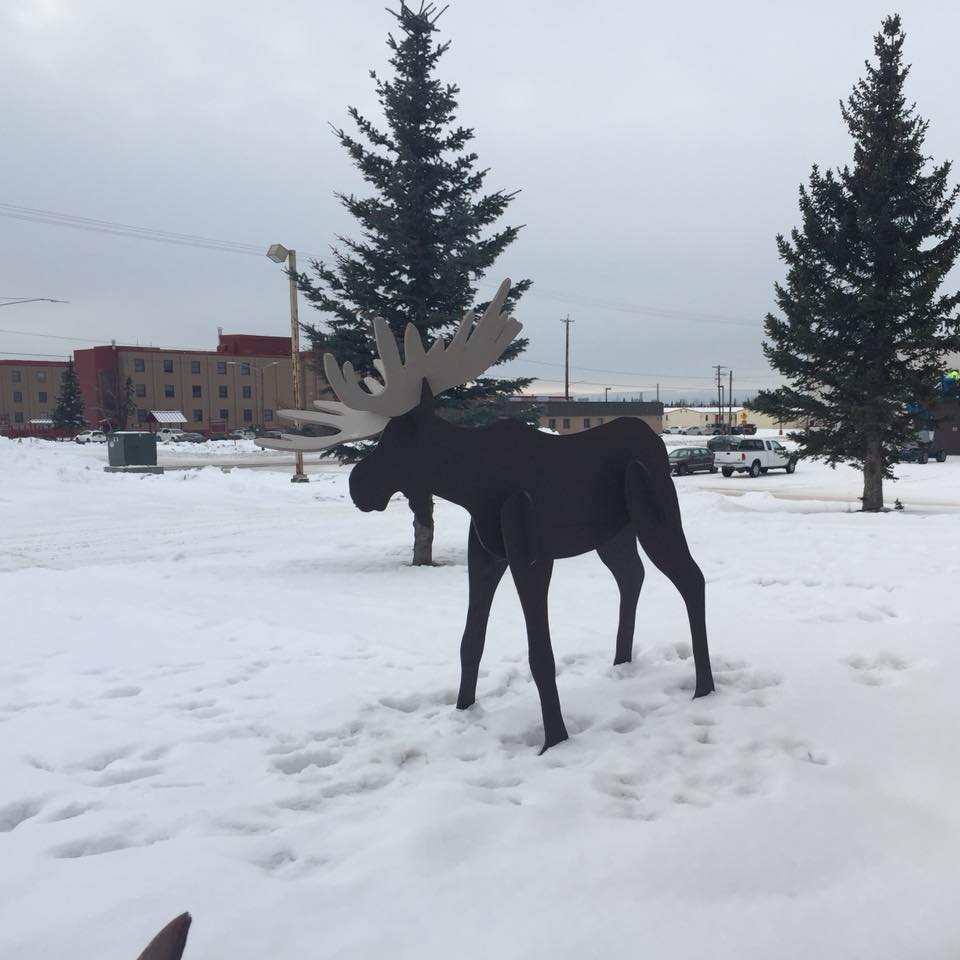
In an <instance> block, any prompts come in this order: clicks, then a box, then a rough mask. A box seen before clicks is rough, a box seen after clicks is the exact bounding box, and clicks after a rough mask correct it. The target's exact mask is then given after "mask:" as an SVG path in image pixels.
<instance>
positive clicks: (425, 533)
mask: <svg viewBox="0 0 960 960" xmlns="http://www.w3.org/2000/svg"><path fill="white" fill-rule="evenodd" d="M408 502H409V504H410V509H411V510H412V511H413V565H414V566H415V567H432V566H433V497H430V496H427V497H425V498H424V499H422V500H413V499H411V500H409V501H408Z"/></svg>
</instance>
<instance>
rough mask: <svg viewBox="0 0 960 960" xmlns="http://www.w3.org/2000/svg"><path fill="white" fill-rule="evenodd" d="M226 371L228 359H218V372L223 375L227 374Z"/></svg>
mask: <svg viewBox="0 0 960 960" xmlns="http://www.w3.org/2000/svg"><path fill="white" fill-rule="evenodd" d="M226 372H227V361H226V360H218V361H217V373H219V374H220V375H221V376H224V375H225V374H226Z"/></svg>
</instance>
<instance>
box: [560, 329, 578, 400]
mask: <svg viewBox="0 0 960 960" xmlns="http://www.w3.org/2000/svg"><path fill="white" fill-rule="evenodd" d="M560 322H561V323H562V324H564V325H565V326H566V328H567V337H566V341H567V347H566V352H565V354H564V356H565V359H564V363H563V397H564V399H565V400H569V399H570V324H571V323H576V322H577V321H576V320H571V319H570V314H569V313H568V314H567V316H566V319H564V320H561V321H560Z"/></svg>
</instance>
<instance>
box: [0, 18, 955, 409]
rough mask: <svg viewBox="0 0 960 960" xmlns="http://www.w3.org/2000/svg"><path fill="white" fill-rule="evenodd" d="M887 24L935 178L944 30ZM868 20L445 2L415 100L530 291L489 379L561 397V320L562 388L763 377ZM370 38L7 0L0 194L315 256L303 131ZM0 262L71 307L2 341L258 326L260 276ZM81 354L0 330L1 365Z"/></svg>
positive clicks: (336, 220)
mask: <svg viewBox="0 0 960 960" xmlns="http://www.w3.org/2000/svg"><path fill="white" fill-rule="evenodd" d="M899 8H900V11H901V13H902V14H903V17H904V23H905V27H906V30H907V33H908V40H907V56H908V59H909V60H910V61H911V62H912V63H914V65H915V66H914V72H913V74H912V76H911V79H910V81H909V91H910V93H911V95H912V96H913V97H914V98H915V99H916V101H917V104H918V107H919V110H920V112H921V114H922V115H924V116H925V117H927V118H928V119H930V121H931V129H930V134H929V138H928V147H929V152H930V153H931V154H932V155H933V156H934V157H935V158H936V159H938V160H943V159H946V158H951V157H956V156H957V155H958V154H960V149H958V147H960V142H958V141H960V132H958V129H957V126H956V124H955V122H953V117H954V115H955V107H954V104H953V99H954V92H953V89H952V86H953V85H952V80H953V72H954V68H953V61H954V52H953V37H955V36H956V30H957V27H958V25H960V9H958V8H956V7H953V6H948V5H944V4H941V3H934V2H903V3H901V4H900V5H899ZM886 12H888V11H887V10H886V9H884V8H880V7H877V6H876V5H875V4H873V3H868V2H860V0H854V2H847V3H844V4H836V3H826V2H822V0H818V2H812V3H805V4H780V3H770V2H762V3H761V2H749V3H747V2H740V3H736V2H735V3H732V4H724V5H720V4H712V3H696V4H686V5H680V4H671V5H666V4H663V5H654V4H643V5H641V4H633V3H626V2H617V3H614V2H606V3H604V2H600V3H596V4H593V5H592V6H584V5H583V4H582V3H573V2H567V0H526V2H523V3H519V2H517V0H484V2H482V3H481V2H480V0H453V3H452V5H451V7H450V9H449V10H448V11H447V12H446V13H445V14H444V16H443V18H442V20H441V25H442V27H443V37H444V38H445V39H450V40H451V41H452V47H451V49H450V51H449V52H448V54H447V55H446V57H445V58H444V60H443V61H442V70H441V76H442V77H444V78H445V79H449V80H452V81H455V82H456V83H458V84H459V85H460V86H461V88H462V94H461V98H460V103H461V108H460V119H461V121H462V122H464V123H465V124H467V125H470V126H473V127H475V128H476V133H477V139H476V149H477V151H478V152H479V154H480V158H481V161H482V163H483V164H484V165H485V166H489V167H490V168H491V173H490V177H489V181H488V183H489V184H490V186H491V187H493V188H501V187H502V188H505V189H520V190H521V191H522V192H521V194H520V196H519V197H518V198H517V200H516V202H515V204H514V206H513V208H512V210H511V212H510V218H509V219H510V222H515V223H524V224H526V228H525V230H524V231H523V232H522V234H521V237H520V239H519V240H518V241H517V242H516V243H515V244H514V246H513V248H512V249H511V250H510V251H509V253H508V254H507V255H506V256H505V257H504V258H503V261H502V263H501V265H500V266H499V269H498V270H497V277H491V282H493V281H495V280H496V279H497V278H498V277H499V276H500V275H507V274H509V275H511V276H514V277H520V276H529V277H531V278H532V279H533V280H534V281H535V284H536V285H535V287H534V291H541V292H542V294H541V295H539V296H537V295H533V293H532V294H531V295H530V296H529V298H528V299H526V300H525V301H524V304H523V306H522V311H521V319H523V321H524V323H525V325H526V328H527V332H528V333H529V334H530V336H531V341H532V342H531V347H530V349H529V351H528V353H527V357H528V358H529V360H530V361H537V363H533V362H529V363H525V364H523V365H520V364H518V365H517V371H518V372H521V371H522V372H523V373H526V374H531V375H542V376H543V377H546V378H550V379H553V380H557V379H561V378H562V369H561V368H560V367H559V366H545V364H560V363H561V362H562V354H563V328H562V327H561V325H560V324H559V322H558V320H559V318H560V317H561V316H563V315H564V314H565V313H567V312H569V313H570V315H571V316H572V317H573V318H575V319H576V321H577V323H576V325H575V326H574V328H573V345H574V346H573V363H574V366H575V368H577V369H575V371H574V375H573V379H574V380H575V381H587V382H588V383H583V384H581V385H580V387H579V389H584V390H593V391H595V392H596V391H598V390H600V389H602V386H603V385H605V384H610V385H612V386H614V387H621V386H622V387H623V388H624V389H627V387H628V386H630V385H636V386H645V387H647V388H649V387H650V386H651V385H652V384H653V383H654V382H656V381H657V380H658V379H659V380H660V382H661V384H663V385H664V386H666V385H668V384H671V385H674V386H676V387H678V388H681V387H682V388H683V389H684V392H686V393H688V394H691V393H698V392H700V393H706V391H707V389H708V386H707V385H708V383H709V380H708V378H709V377H710V374H711V371H710V365H711V364H714V363H723V364H726V365H728V366H732V367H733V368H734V369H735V370H736V371H737V372H738V374H743V375H744V376H743V378H742V379H740V384H741V386H744V387H755V386H757V385H758V384H760V383H767V382H770V380H771V378H770V374H769V371H768V370H767V369H766V364H765V361H764V359H763V357H762V354H761V351H760V339H761V321H762V317H763V315H764V313H765V312H766V311H767V310H768V309H770V308H771V306H772V284H773V282H774V280H776V279H778V278H779V277H781V275H782V270H781V267H780V264H779V262H778V260H777V256H776V250H775V247H774V243H773V238H774V235H775V234H776V233H777V232H778V231H787V230H789V229H790V227H791V226H793V225H794V224H795V223H796V221H797V217H798V214H797V205H796V190H797V186H798V184H799V183H800V182H801V180H803V179H805V177H806V176H807V174H808V173H809V169H810V166H811V164H812V163H814V162H819V163H821V164H823V165H827V166H831V165H838V164H841V163H843V162H845V161H846V160H848V159H849V157H850V143H849V139H848V137H847V134H846V131H845V129H844V127H843V124H842V121H841V119H840V115H839V109H838V105H837V104H838V100H839V99H840V98H841V97H844V96H846V94H847V93H848V92H849V89H850V87H851V85H852V84H853V82H854V81H855V80H856V79H857V77H858V76H860V75H861V73H862V71H863V61H864V59H865V58H867V57H868V56H869V55H870V54H871V49H872V46H871V37H872V34H873V33H874V32H875V31H876V30H877V28H878V26H879V23H880V20H881V19H882V17H883V15H884V14H885V13H886ZM390 26H391V19H390V18H389V17H388V15H387V14H386V13H385V11H384V10H383V2H382V0H355V2H352V3H349V4H347V3H343V2H342V0H340V2H336V3H334V2H298V0H291V2H285V3H274V4H237V3H226V2H221V0H207V2H204V3H202V4H198V3H195V2H194V3H186V2H183V0H173V2H169V0H168V2H166V3H164V4H151V5H144V4H130V3H121V2H117V0H115V2H108V0H59V2H58V0H36V2H26V0H7V3H5V4H4V5H3V6H2V8H0V83H2V87H3V90H4V91H5V109H4V124H3V129H4V131H5V136H4V148H3V151H2V154H0V183H2V188H0V200H2V201H4V202H7V203H14V204H22V205H26V206H32V207H38V208H44V209H48V210H57V211H63V212H66V213H72V214H78V215H81V216H87V217H96V218H101V219H104V220H111V221H120V222H124V223H131V224H138V225H143V226H149V227H155V228H158V229H162V230H170V231H177V232H182V233H193V234H200V235H205V236H211V237H216V238H222V239H227V240H237V241H242V242H246V243H254V244H260V245H263V246H265V245H266V244H269V243H271V242H273V241H280V242H283V243H284V244H286V245H288V246H295V247H297V248H298V249H299V250H302V251H310V252H314V253H320V254H322V253H324V251H325V250H327V249H328V247H329V245H330V244H331V243H332V242H334V238H335V236H336V235H337V234H338V233H348V234H349V233H351V232H352V223H351V222H350V220H349V218H347V217H346V216H345V214H344V213H343V211H342V210H341V209H340V207H339V205H338V204H337V202H336V201H335V199H334V197H333V193H334V191H335V190H344V191H351V190H355V191H357V192H360V191H362V190H363V186H364V185H363V184H362V182H361V181H360V179H359V177H358V175H357V173H356V171H355V170H354V169H353V167H352V166H351V165H350V163H349V161H348V160H347V158H346V156H345V155H344V154H343V152H342V150H341V149H340V148H339V146H338V145H337V143H336V142H335V140H334V138H333V136H332V134H331V133H330V131H329V128H328V126H327V124H328V123H331V122H332V123H334V124H341V123H344V122H345V121H346V107H347V105H349V104H354V105H357V106H358V107H360V108H361V110H363V111H366V112H367V113H369V114H371V115H375V114H376V102H375V100H374V97H373V85H372V82H371V81H370V79H369V77H368V75H367V74H368V70H370V69H371V68H375V69H377V70H379V71H381V72H383V71H384V70H385V69H386V59H387V50H386V47H385V45H384V39H385V36H386V32H387V30H388V29H389V28H390ZM0 263H2V267H0V295H2V296H8V295H9V296H13V295H25V296H53V297H62V298H65V299H69V300H70V301H71V303H70V304H69V305H53V304H50V305H47V304H36V305H30V306H23V307H10V308H5V309H0V328H3V329H12V330H25V331H31V332H43V333H52V334H62V335H68V336H72V337H78V338H87V337H90V338H94V339H99V338H104V337H105V338H116V339H118V340H121V341H127V342H131V341H133V342H137V341H139V342H143V343H154V344H157V345H164V346H180V345H182V346H192V347H204V348H209V347H211V346H212V345H213V343H214V340H215V334H216V327H217V326H223V327H224V328H226V329H228V330H232V331H241V332H262V333H278V334H279V333H283V332H284V330H285V328H286V324H287V318H286V313H285V310H286V299H285V296H286V295H285V290H284V279H283V277H282V275H281V274H280V272H279V268H277V267H275V266H274V265H273V264H271V263H270V262H269V261H268V260H267V259H266V257H254V256H249V257H247V256H240V255H232V254H225V253H220V252H213V251H207V250H197V249H192V248H188V247H176V246H169V245H163V244H155V243H148V242H143V241H137V240H126V239H118V238H114V237H110V236H105V235H99V234H94V233H88V232H81V231H75V230H70V229H66V228H61V227H53V226H46V225H39V224H34V223H22V222H17V221H14V220H10V219H0ZM954 282H955V283H956V282H957V280H956V278H955V279H954ZM599 301H604V302H607V303H609V302H617V303H621V304H639V305H641V306H649V307H657V308H664V309H665V310H668V311H674V315H673V316H655V315H652V314H651V313H650V312H649V311H646V312H639V313H629V312H625V311H624V310H623V309H620V310H613V309H606V308H604V307H603V305H602V304H600V303H599ZM308 313H309V312H308V311H307V312H305V316H306V315H308ZM686 314H697V315H703V314H709V315H712V317H713V319H712V320H709V319H708V318H704V319H703V320H699V321H698V320H695V319H690V318H684V316H683V315H686ZM723 318H726V319H727V320H732V321H735V322H719V320H720V319H723ZM81 345H82V344H81V343H80V342H79V341H77V342H76V343H71V342H70V341H60V340H50V339H46V340H45V339H39V338H35V337H28V336H22V335H18V334H9V333H0V355H2V354H9V353H14V352H18V353H65V352H67V351H68V350H69V349H71V348H72V347H73V346H81ZM597 370H615V371H623V373H622V374H621V373H617V374H613V373H611V374H606V373H600V372H597ZM632 373H636V374H642V375H640V376H628V375H627V374H632ZM695 378H702V379H695ZM764 378H766V379H764ZM590 383H592V384H594V385H593V386H590ZM697 385H703V390H699V391H698V390H697V389H696V387H697ZM545 386H548V385H547V384H545Z"/></svg>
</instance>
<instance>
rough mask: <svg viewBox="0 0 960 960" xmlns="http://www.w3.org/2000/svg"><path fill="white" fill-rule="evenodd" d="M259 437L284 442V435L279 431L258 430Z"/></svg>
mask: <svg viewBox="0 0 960 960" xmlns="http://www.w3.org/2000/svg"><path fill="white" fill-rule="evenodd" d="M257 437H264V438H266V439H267V440H282V439H283V434H282V433H281V432H280V431H279V430H258V431H257Z"/></svg>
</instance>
